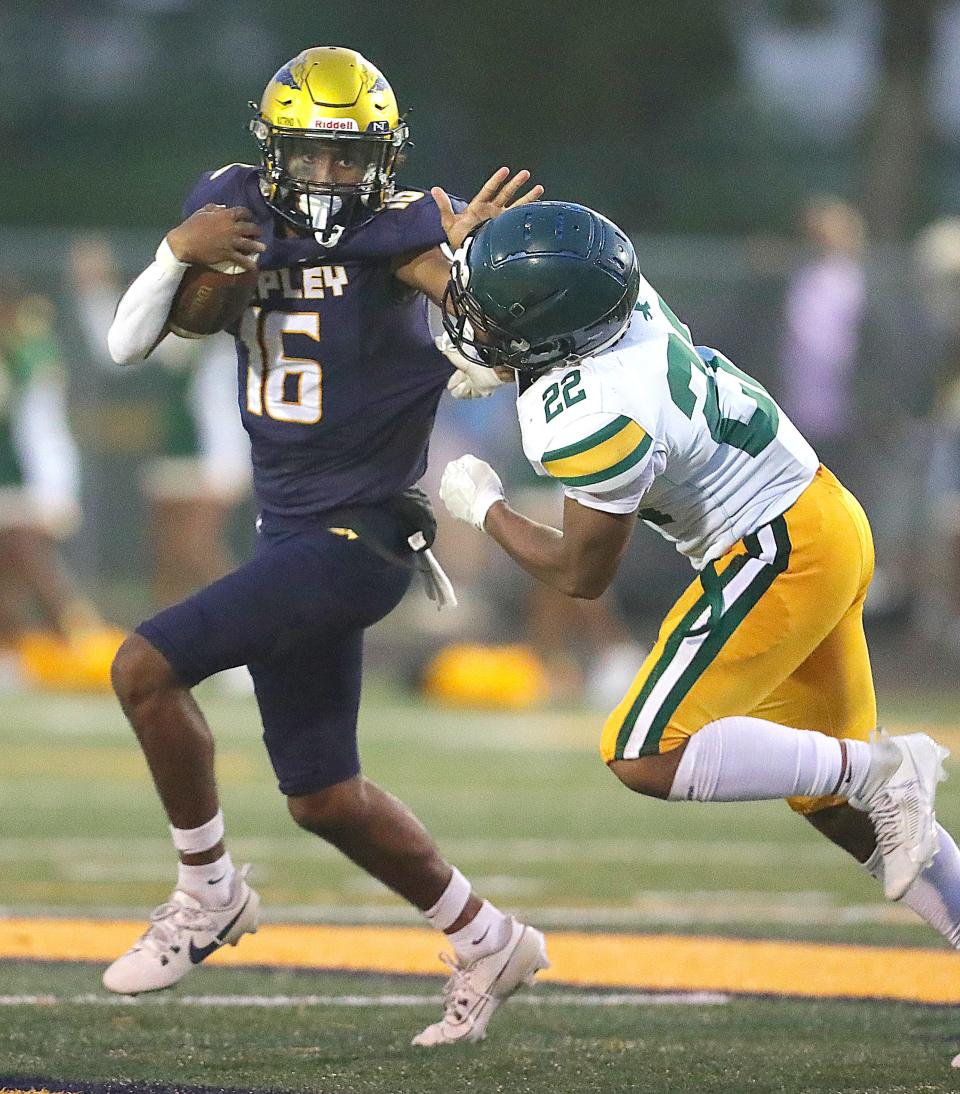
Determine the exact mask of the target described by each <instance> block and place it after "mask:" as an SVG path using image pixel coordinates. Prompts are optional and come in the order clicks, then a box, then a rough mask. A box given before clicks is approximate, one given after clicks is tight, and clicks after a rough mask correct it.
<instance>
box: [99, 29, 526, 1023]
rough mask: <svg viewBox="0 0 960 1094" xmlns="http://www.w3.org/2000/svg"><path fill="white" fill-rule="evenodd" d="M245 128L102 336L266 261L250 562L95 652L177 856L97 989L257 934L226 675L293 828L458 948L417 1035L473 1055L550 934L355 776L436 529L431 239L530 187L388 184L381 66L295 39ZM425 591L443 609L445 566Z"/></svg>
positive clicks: (150, 986)
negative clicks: (233, 792)
mask: <svg viewBox="0 0 960 1094" xmlns="http://www.w3.org/2000/svg"><path fill="white" fill-rule="evenodd" d="M251 130H252V132H253V134H254V137H255V138H256V140H257V142H258V144H259V146H260V150H261V155H262V164H261V166H260V167H259V168H257V167H250V166H245V165H243V164H230V165H228V166H226V167H221V168H220V169H219V170H215V171H212V172H210V173H207V174H205V175H204V176H203V177H202V178H201V180H200V182H199V184H198V185H197V186H196V188H195V189H194V191H193V192H192V194H191V195H190V197H189V198H188V200H187V202H186V205H185V208H184V213H185V217H186V219H185V220H184V221H183V222H182V223H181V224H180V225H179V226H178V227H176V228H174V229H173V230H172V231H170V232H169V233H168V234H167V236H166V237H165V239H164V240H163V242H162V243H161V244H160V247H159V249H158V251H157V256H156V261H154V262H153V263H152V264H151V265H150V266H149V267H148V268H147V269H146V270H145V271H144V272H143V273H142V274H141V275H140V276H139V277H138V278H137V280H136V281H134V283H133V284H132V285H131V286H130V288H129V289H128V290H127V292H126V293H125V295H124V297H123V299H122V300H121V302H120V305H119V307H118V310H117V314H116V318H115V320H114V322H113V326H112V327H111V330H110V334H109V338H108V343H109V347H110V352H111V354H112V356H113V358H114V359H115V360H116V361H117V362H118V363H127V362H132V361H138V360H142V359H143V358H144V357H146V356H147V355H148V354H149V352H150V350H151V349H152V347H153V346H154V345H155V344H156V342H157V341H158V339H159V338H161V337H163V334H164V331H165V329H166V326H167V321H168V316H169V313H170V309H171V305H172V303H173V300H174V296H175V293H176V291H177V287H178V285H179V283H180V281H181V279H182V277H183V274H184V271H185V270H186V269H187V266H188V265H190V264H195V265H200V264H202V265H208V266H213V265H215V264H223V263H227V264H230V265H231V266H232V267H233V268H234V269H254V268H256V269H258V270H259V282H258V286H257V290H256V294H255V296H254V298H253V300H252V302H251V304H250V306H248V307H247V308H246V310H245V311H244V312H243V315H242V318H241V319H240V320H239V322H238V323H237V324H236V325H235V327H234V329H233V330H232V332H231V333H233V334H234V335H235V337H236V343H237V355H238V379H239V404H240V414H241V417H242V419H243V424H244V426H245V427H246V429H247V432H248V433H249V435H250V439H251V442H252V454H253V468H254V483H255V489H256V493H257V498H258V501H259V506H260V519H259V521H258V529H259V534H258V542H257V550H256V553H255V557H254V558H253V559H252V560H251V561H249V562H247V563H246V564H244V565H242V566H240V568H239V569H237V570H235V571H234V572H233V573H231V574H229V575H228V576H226V577H224V578H223V579H221V580H219V581H217V582H215V583H214V584H212V585H209V586H208V587H206V588H205V589H203V590H201V591H200V592H199V593H197V594H196V595H194V596H192V597H190V598H188V599H187V600H184V601H182V602H181V603H179V604H177V605H175V606H173V607H171V608H169V609H167V610H165V611H162V612H160V613H159V614H158V615H156V616H154V617H153V618H152V619H149V620H147V621H146V622H145V623H143V624H141V625H140V626H139V627H138V628H137V631H136V633H134V634H133V635H131V636H130V638H129V639H128V640H127V641H126V642H125V643H124V645H123V647H122V648H121V649H120V651H119V653H118V654H117V658H116V661H115V662H114V667H113V680H114V686H115V690H116V693H117V696H118V697H119V699H120V702H121V704H122V706H123V709H124V711H125V713H126V715H127V717H128V718H129V720H130V722H131V724H132V726H133V729H134V731H135V733H136V735H137V737H138V739H139V741H140V745H141V747H142V748H143V751H144V753H145V755H146V758H147V762H148V764H149V766H150V770H151V773H152V775H153V778H154V782H155V784H156V787H157V790H158V792H159V795H160V798H161V800H162V802H163V805H164V808H165V809H166V812H167V815H168V817H169V820H170V826H171V832H172V835H173V842H174V844H175V846H176V848H177V850H178V851H179V855H180V867H179V873H178V878H177V883H176V887H175V890H174V892H173V894H172V896H171V898H170V900H169V901H168V902H167V903H165V904H162V905H161V906H160V907H159V908H157V909H156V911H154V913H153V915H152V916H151V920H150V926H149V928H148V929H147V931H146V933H145V934H144V935H143V936H142V937H141V938H140V939H139V940H138V941H137V942H136V943H135V944H134V946H133V947H132V948H131V949H130V950H129V951H128V952H127V953H125V954H123V955H122V956H121V957H119V958H118V959H117V960H116V961H114V962H113V964H112V965H111V966H110V967H109V968H108V969H107V971H106V973H105V974H104V984H105V986H106V987H107V988H109V989H110V990H112V991H115V992H121V993H125V994H134V993H138V992H144V991H152V990H157V989H160V988H165V987H168V986H170V985H171V984H174V983H176V982H177V981H178V980H180V979H181V977H183V976H184V974H185V973H187V972H189V971H190V969H191V968H193V966H194V965H196V964H198V963H199V962H200V961H202V960H203V959H204V958H205V957H206V956H207V955H208V954H210V953H212V952H213V951H214V950H216V949H217V948H218V947H220V946H222V945H224V944H225V943H228V942H229V943H232V944H235V943H236V942H237V941H238V940H239V938H240V937H241V936H242V935H243V934H244V933H245V932H252V931H254V930H255V929H256V926H257V908H258V904H259V896H258V894H257V893H256V892H255V890H253V889H252V888H251V887H250V885H249V884H248V883H247V880H246V874H247V870H248V867H244V868H242V869H240V870H236V869H235V868H234V865H233V863H232V862H231V859H230V855H229V853H228V852H227V850H226V847H225V844H224V822H223V816H222V813H221V811H220V806H219V801H218V796H217V788H216V783H215V778H214V744H213V738H212V736H211V733H210V730H209V728H208V726H207V723H206V721H205V720H204V717H203V714H202V713H201V711H200V709H199V707H198V706H197V704H196V702H195V701H194V699H193V697H192V696H191V693H190V689H191V688H192V687H193V686H194V685H195V684H197V683H199V682H200V681H201V680H203V679H205V678H206V677H208V676H210V675H212V674H213V673H216V672H220V671H222V670H224V669H227V668H230V667H232V666H236V665H244V664H245V665H247V666H248V667H249V669H250V672H251V675H252V677H253V680H254V684H255V687H256V697H257V703H258V705H259V709H260V714H261V718H262V722H263V727H264V741H265V743H266V746H267V750H268V752H269V755H270V759H271V762H272V764H273V767H274V770H275V771H276V774H277V779H278V782H279V787H280V790H281V792H282V793H283V794H284V795H285V796H286V798H287V804H288V808H289V811H290V814H291V816H292V817H293V819H294V820H295V821H296V823H297V824H299V825H300V826H301V827H303V828H305V829H307V830H308V831H310V832H313V833H315V834H316V835H318V836H320V837H321V838H322V839H325V840H327V841H328V842H330V843H332V844H333V845H334V846H336V847H337V848H339V850H340V851H342V852H343V853H344V854H345V855H347V856H348V857H349V858H351V859H352V860H353V861H354V862H356V863H357V864H358V865H359V866H361V867H362V868H363V869H365V870H366V871H367V872H368V873H370V874H372V875H373V876H374V877H376V878H378V879H379V880H380V881H382V882H383V883H384V884H385V885H387V886H389V887H390V888H391V889H393V890H394V891H395V892H397V893H399V894H400V895H401V896H402V897H404V898H405V899H406V900H408V901H410V903H412V904H414V905H415V906H416V907H417V908H419V909H421V910H422V911H423V912H424V914H425V915H426V917H427V919H428V920H429V922H431V923H432V924H433V925H434V926H435V927H437V928H438V929H440V930H442V931H444V932H445V933H446V935H447V937H448V938H449V940H450V943H451V945H452V946H453V948H454V951H455V959H454V961H453V962H452V965H453V978H452V980H451V983H450V985H448V990H446V991H445V992H444V1013H443V1016H442V1018H441V1020H440V1021H439V1022H437V1023H435V1024H434V1025H431V1026H429V1027H428V1028H427V1029H426V1030H424V1031H423V1032H422V1033H421V1034H419V1035H418V1037H417V1038H416V1039H415V1042H414V1043H416V1044H421V1045H436V1044H448V1043H454V1042H458V1041H476V1040H480V1039H481V1038H482V1037H483V1036H484V1034H485V1032H486V1027H487V1023H488V1022H489V1020H490V1017H491V1015H492V1013H493V1011H494V1010H495V1009H496V1007H497V1006H498V1005H499V1003H500V1002H501V1001H502V1000H503V999H505V998H506V997H507V996H509V995H510V994H511V993H512V992H513V991H514V990H515V988H516V987H517V986H518V985H519V984H521V983H522V982H524V981H527V980H529V979H531V978H532V977H533V975H534V974H535V973H536V971H537V970H538V969H540V968H543V967H545V966H546V964H547V960H546V954H545V950H544V942H543V936H542V935H541V934H540V932H539V931H537V930H535V929H534V928H532V927H530V926H527V925H525V924H523V923H519V922H517V921H515V920H514V919H512V918H511V917H509V916H505V915H504V914H503V913H501V912H500V911H499V910H497V909H496V908H495V907H493V906H492V905H491V904H490V903H489V902H487V901H483V900H481V899H480V897H478V896H477V895H476V894H475V893H474V892H473V891H472V889H471V886H470V883H469V882H468V881H467V880H466V879H465V878H464V877H463V875H462V874H461V873H460V872H459V871H458V870H456V869H455V868H451V866H450V865H448V864H447V862H446V861H445V860H444V859H443V858H442V857H441V856H440V854H439V852H438V850H437V848H436V846H435V844H434V842H433V840H432V839H431V837H430V835H429V834H428V833H427V831H426V830H425V829H424V827H423V826H422V825H421V824H420V822H419V821H418V820H417V819H416V817H414V816H413V814H412V813H411V812H410V811H409V810H408V809H407V808H406V807H405V806H403V805H402V804H401V803H400V802H399V801H397V799H396V798H394V797H392V796H391V795H390V794H387V793H386V792H385V791H383V790H381V789H380V788H379V787H378V786H376V785H375V784H373V783H372V782H370V781H369V780H367V779H365V778H364V777H363V776H362V775H361V774H360V763H359V757H358V750H357V734H356V726H357V708H358V704H359V699H360V676H361V649H362V642H363V632H364V629H365V628H366V627H368V626H370V625H371V624H373V623H376V622H377V621H378V620H380V619H382V618H383V617H384V616H385V615H386V614H387V613H388V612H390V611H391V610H392V609H393V608H394V607H395V606H396V605H397V604H398V603H399V601H400V599H401V597H402V596H403V594H404V592H405V591H406V589H407V586H408V585H409V583H410V580H411V574H412V572H413V570H414V568H415V560H416V558H417V557H418V556H416V555H415V554H414V551H413V550H412V547H419V548H423V547H427V548H428V547H429V544H430V542H431V539H432V534H433V529H434V524H433V520H432V516H431V514H430V513H429V510H428V508H427V506H426V502H425V499H424V498H423V496H422V495H420V494H419V493H418V492H417V491H414V490H412V489H411V488H412V487H413V485H414V483H415V482H416V481H417V480H418V479H419V478H420V476H421V475H422V473H423V471H424V469H425V466H426V460H427V443H428V437H429V433H430V429H431V426H432V424H433V419H434V413H435V410H436V406H437V402H438V400H439V397H440V395H441V393H442V392H443V389H444V386H445V385H446V384H447V383H448V381H451V367H450V364H449V363H448V362H447V360H446V359H445V358H444V356H443V355H442V354H441V353H440V352H438V350H437V348H436V347H435V345H434V340H433V338H432V337H431V334H430V332H429V329H428V325H427V317H426V309H427V304H428V299H432V300H433V301H434V302H435V303H438V304H439V303H440V302H441V299H442V296H443V293H444V290H445V288H446V284H447V280H448V277H449V261H448V260H447V259H445V257H444V255H443V252H442V250H441V246H442V245H444V244H447V243H449V244H450V245H452V246H458V245H459V243H460V242H461V241H462V240H463V238H464V237H465V236H466V234H467V232H468V231H469V230H470V229H471V228H473V227H475V226H476V225H477V224H479V223H481V222H483V221H484V220H487V219H489V218H490V217H496V216H497V215H499V214H500V213H501V212H503V210H504V209H506V208H509V207H511V206H514V205H519V204H524V203H526V202H527V201H530V200H533V199H535V198H536V197H538V196H539V195H540V193H541V192H542V187H539V186H536V187H532V188H530V189H529V191H527V193H526V194H523V193H522V190H523V188H524V186H525V184H526V183H527V182H528V180H529V173H528V172H526V171H521V172H518V173H517V174H516V175H514V176H513V177H512V178H510V177H509V171H508V170H507V169H506V168H501V169H500V170H499V171H497V172H496V173H495V174H494V175H493V176H492V177H491V178H490V179H489V180H488V182H487V183H486V184H485V186H484V187H483V188H482V189H481V191H480V192H479V193H478V194H477V196H476V197H475V198H474V199H473V200H472V201H471V202H470V203H469V205H466V206H464V205H463V204H462V203H457V204H456V206H454V203H452V202H451V201H450V199H449V198H448V197H447V195H446V194H445V193H444V191H442V190H440V189H439V188H435V189H434V190H433V191H432V192H431V193H426V192H424V191H420V190H406V191H402V192H397V191H396V190H395V186H394V172H395V169H396V167H397V164H398V161H399V159H400V156H401V153H402V150H403V147H404V145H405V143H406V141H407V136H408V131H407V126H406V124H405V122H404V121H403V119H402V118H401V116H400V115H399V113H398V110H397V104H396V100H395V98H394V94H393V91H392V90H391V88H390V85H389V84H388V83H387V81H386V80H385V79H384V77H383V76H382V75H381V73H380V72H379V71H378V70H377V69H376V68H374V66H373V65H371V64H370V63H369V62H368V61H366V60H365V59H364V58H363V57H361V56H360V55H359V54H358V53H356V52H354V51H353V50H349V49H342V48H337V47H318V48H314V49H308V50H306V51H304V52H303V53H301V54H300V55H299V56H297V57H295V58H294V59H293V60H292V61H290V62H289V63H288V64H286V65H284V66H283V68H281V69H280V71H279V72H277V74H276V75H275V76H274V78H273V79H272V80H271V81H270V83H269V84H268V85H267V88H266V90H265V92H264V95H263V100H262V103H261V106H260V110H259V111H258V112H257V113H256V115H255V116H254V119H253V121H252V122H251ZM434 585H435V587H434V592H435V594H436V595H438V596H440V597H442V596H443V595H444V593H443V589H442V577H441V578H436V577H435V582H434Z"/></svg>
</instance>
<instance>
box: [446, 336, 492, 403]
mask: <svg viewBox="0 0 960 1094" xmlns="http://www.w3.org/2000/svg"><path fill="white" fill-rule="evenodd" d="M434 344H435V345H436V347H437V349H438V350H440V352H441V353H442V354H443V356H444V357H446V359H447V360H448V361H449V362H450V364H451V365H455V366H456V372H454V374H453V375H452V376H451V377H450V379H449V380H448V381H447V391H449V392H450V394H451V395H452V396H453V397H454V399H486V397H487V396H488V395H492V394H493V393H494V392H495V391H496V390H497V388H498V387H500V386H501V385H502V384H503V380H501V379H500V377H499V376H498V375H497V374H496V373H495V372H494V371H493V369H492V368H487V367H486V365H478V364H477V363H476V362H475V361H471V360H470V359H469V358H467V357H464V356H463V354H462V353H461V352H460V351H459V350H458V349H457V347H456V346H455V345H454V344H453V342H451V341H450V335H449V334H447V332H446V331H444V332H443V334H441V335H438V336H437V337H436V338H435V339H434Z"/></svg>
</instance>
